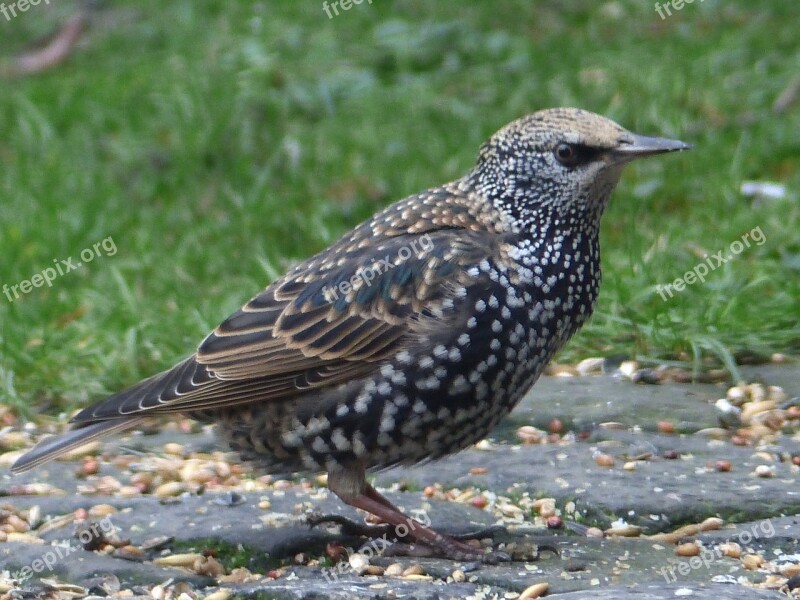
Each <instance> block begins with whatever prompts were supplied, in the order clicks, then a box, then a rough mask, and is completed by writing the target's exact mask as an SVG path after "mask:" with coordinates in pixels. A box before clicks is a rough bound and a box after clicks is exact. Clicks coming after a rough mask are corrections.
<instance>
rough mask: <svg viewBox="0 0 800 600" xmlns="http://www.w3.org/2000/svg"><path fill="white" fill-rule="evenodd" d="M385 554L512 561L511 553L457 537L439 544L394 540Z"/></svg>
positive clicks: (494, 561) (481, 560)
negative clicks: (484, 546) (487, 550)
mask: <svg viewBox="0 0 800 600" xmlns="http://www.w3.org/2000/svg"><path fill="white" fill-rule="evenodd" d="M383 555H384V556H406V557H412V558H445V559H447V560H453V561H461V562H467V561H469V562H479V563H483V564H488V565H494V564H497V563H501V562H510V561H511V555H509V554H507V553H506V552H501V551H499V550H492V551H489V552H486V550H485V549H484V548H483V547H482V546H480V545H474V546H473V545H472V544H465V543H463V542H460V541H459V540H456V539H452V538H451V539H449V540H445V541H443V542H441V543H440V545H438V546H431V545H428V544H421V543H413V544H407V543H405V542H394V543H393V544H390V545H389V546H387V547H386V549H385V550H384V552H383Z"/></svg>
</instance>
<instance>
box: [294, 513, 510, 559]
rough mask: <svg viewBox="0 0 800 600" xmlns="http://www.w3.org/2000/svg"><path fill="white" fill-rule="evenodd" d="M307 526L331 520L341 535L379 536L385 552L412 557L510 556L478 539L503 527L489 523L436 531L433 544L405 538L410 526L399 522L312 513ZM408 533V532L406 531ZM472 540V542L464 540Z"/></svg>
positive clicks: (466, 557) (377, 537) (407, 536)
mask: <svg viewBox="0 0 800 600" xmlns="http://www.w3.org/2000/svg"><path fill="white" fill-rule="evenodd" d="M306 520H307V522H308V524H309V526H310V527H316V526H318V525H322V524H324V523H333V524H336V525H339V526H340V527H341V531H342V534H343V535H348V536H356V537H365V538H368V539H371V540H379V541H380V542H381V543H382V545H383V547H382V548H381V549H380V551H381V553H382V554H383V555H385V556H410V557H416V558H425V557H429V558H447V559H450V560H460V561H480V562H484V563H487V564H495V563H498V562H505V561H509V560H511V557H510V556H509V555H508V554H506V553H505V552H486V551H485V550H484V549H483V547H481V545H480V541H479V540H482V539H486V538H492V537H494V535H495V534H496V533H498V532H499V531H502V530H503V529H504V528H503V527H502V526H499V525H492V526H491V527H485V528H483V529H479V530H476V531H470V532H467V533H459V534H455V535H445V534H438V539H437V540H436V543H435V544H431V543H420V542H411V543H409V542H406V541H402V540H405V539H407V538H409V537H410V538H411V539H413V537H414V536H413V528H411V527H408V526H406V525H404V524H401V525H397V526H395V525H391V524H388V523H386V524H383V525H365V524H363V523H359V522H357V521H353V520H352V519H348V518H347V517H343V516H341V515H323V514H319V513H312V514H310V515H308V516H307V517H306ZM409 534H411V535H409ZM469 541H472V542H473V544H469V543H467V542H469Z"/></svg>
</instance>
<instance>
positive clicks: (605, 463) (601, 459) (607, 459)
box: [594, 452, 614, 469]
mask: <svg viewBox="0 0 800 600" xmlns="http://www.w3.org/2000/svg"><path fill="white" fill-rule="evenodd" d="M594 462H596V463H597V466H599V467H604V468H607V469H610V468H611V467H613V466H614V457H613V456H611V455H610V454H605V453H604V452H600V453H598V454H597V456H595V458H594Z"/></svg>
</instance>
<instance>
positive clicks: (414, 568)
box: [403, 563, 425, 577]
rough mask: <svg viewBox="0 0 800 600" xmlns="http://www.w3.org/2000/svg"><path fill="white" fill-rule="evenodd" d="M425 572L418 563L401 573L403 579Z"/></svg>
mask: <svg viewBox="0 0 800 600" xmlns="http://www.w3.org/2000/svg"><path fill="white" fill-rule="evenodd" d="M424 574H425V570H424V569H423V568H422V565H420V564H419V563H414V564H413V565H411V566H410V567H408V568H406V569H405V570H404V571H403V577H407V576H409V575H424Z"/></svg>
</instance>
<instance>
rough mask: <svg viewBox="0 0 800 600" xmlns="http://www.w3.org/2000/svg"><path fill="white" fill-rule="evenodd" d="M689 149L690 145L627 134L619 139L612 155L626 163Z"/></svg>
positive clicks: (677, 141)
mask: <svg viewBox="0 0 800 600" xmlns="http://www.w3.org/2000/svg"><path fill="white" fill-rule="evenodd" d="M691 147H692V146H691V144H687V143H685V142H681V141H679V140H668V139H666V138H658V137H647V136H645V135H636V134H635V133H629V134H628V135H627V136H626V137H624V138H621V139H620V141H619V145H618V146H617V147H616V148H614V150H613V154H615V155H616V156H618V157H619V158H620V159H621V160H623V161H628V160H633V159H635V158H642V157H646V156H652V155H654V154H664V153H665V152H680V151H681V150H689V148H691Z"/></svg>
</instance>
